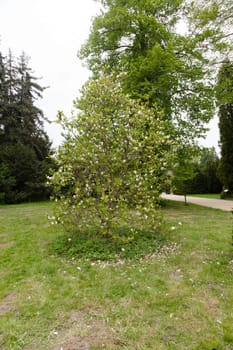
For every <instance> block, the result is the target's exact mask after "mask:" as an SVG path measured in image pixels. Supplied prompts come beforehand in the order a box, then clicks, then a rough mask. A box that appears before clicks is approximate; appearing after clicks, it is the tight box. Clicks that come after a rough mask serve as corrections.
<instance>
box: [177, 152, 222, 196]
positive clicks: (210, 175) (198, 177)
mask: <svg viewBox="0 0 233 350" xmlns="http://www.w3.org/2000/svg"><path fill="white" fill-rule="evenodd" d="M186 163H187V164H186V165H187V167H186V169H187V170H186V171H187V176H186V177H185V175H186V173H184V175H183V176H182V175H181V176H178V177H177V179H176V178H175V181H174V182H173V183H174V190H175V192H176V193H182V194H184V193H187V194H191V193H220V192H221V189H222V184H221V182H220V181H219V179H218V176H217V172H218V166H219V157H218V155H217V154H216V151H215V149H214V148H202V149H200V150H199V155H196V156H195V157H194V158H193V161H192V163H191V162H190V161H189V163H188V162H186ZM181 170H182V168H181Z"/></svg>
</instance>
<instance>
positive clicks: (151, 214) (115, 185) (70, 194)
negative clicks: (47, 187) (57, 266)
mask: <svg viewBox="0 0 233 350" xmlns="http://www.w3.org/2000/svg"><path fill="white" fill-rule="evenodd" d="M121 79H123V77H122V76H120V77H114V76H111V77H109V76H107V75H103V76H102V77H100V78H99V79H98V80H90V81H89V82H88V83H87V84H86V85H85V86H84V87H83V90H82V96H81V98H80V99H79V100H78V101H77V102H76V108H77V109H78V112H77V115H76V116H74V117H73V119H72V120H71V121H69V120H68V119H67V118H66V117H64V116H63V114H62V113H60V115H59V119H60V123H61V124H62V126H63V129H64V137H65V141H64V143H63V145H62V146H61V147H60V148H59V150H58V152H57V154H56V156H55V160H56V164H57V168H58V170H57V171H55V172H54V173H53V175H52V177H51V180H50V183H51V185H52V186H53V187H54V193H55V195H54V196H55V200H58V201H59V206H58V212H57V214H56V215H55V219H54V221H56V222H59V223H62V224H64V226H65V227H66V228H69V226H70V229H71V230H72V231H77V232H78V231H79V230H80V229H81V230H86V229H88V228H89V227H98V230H97V231H98V234H99V235H101V236H105V237H112V238H120V239H123V238H122V237H120V236H119V234H118V233H117V231H114V229H113V228H114V227H116V226H117V225H120V226H121V224H122V223H123V224H124V223H125V222H127V223H128V224H129V226H130V227H131V228H132V230H131V234H130V235H129V234H128V233H127V237H126V238H125V239H126V240H131V239H133V236H134V229H140V228H142V227H143V228H144V229H146V228H147V229H149V230H152V231H156V229H157V227H158V225H159V224H160V215H159V214H158V213H157V205H158V197H159V193H160V191H161V186H162V184H163V182H164V179H165V177H166V168H167V166H168V163H169V162H170V156H171V155H170V150H171V145H172V142H171V140H170V139H169V137H168V136H167V131H166V128H167V127H168V125H167V123H166V122H164V121H163V120H162V118H161V116H160V114H159V113H158V112H156V110H155V108H153V109H150V108H148V107H146V106H143V105H141V104H139V103H138V102H137V101H135V100H132V99H130V98H129V97H128V96H127V95H125V94H124V93H123V91H122V88H121ZM130 208H132V209H133V210H135V211H136V213H137V217H138V220H137V222H135V215H132V216H131V215H130V214H129V212H128V209H130ZM135 226H136V227H135Z"/></svg>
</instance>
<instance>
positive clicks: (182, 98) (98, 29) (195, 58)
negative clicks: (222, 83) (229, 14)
mask: <svg viewBox="0 0 233 350" xmlns="http://www.w3.org/2000/svg"><path fill="white" fill-rule="evenodd" d="M99 2H100V3H101V5H102V7H103V11H102V13H101V14H100V15H99V16H97V17H96V18H95V19H94V21H93V26H92V30H91V33H90V36H89V38H88V40H87V42H86V44H84V45H83V47H82V49H81V51H80V57H81V58H83V59H85V60H86V62H87V64H88V66H89V68H90V69H91V70H92V71H93V72H94V73H95V74H97V75H98V73H99V72H100V71H101V70H102V69H103V70H107V71H112V70H114V71H117V72H119V71H120V72H122V71H123V72H126V73H127V74H126V77H125V79H124V81H123V86H124V89H125V91H126V92H127V93H129V94H130V96H131V97H133V98H136V99H140V100H141V101H147V102H149V103H151V105H152V104H153V103H155V102H156V103H157V105H158V106H159V107H160V108H162V109H163V110H164V112H165V118H166V119H168V120H171V121H172V122H173V126H174V128H175V129H176V132H178V133H179V134H182V135H183V139H184V143H187V142H190V141H191V139H192V138H193V137H195V136H199V135H200V134H201V133H202V132H203V125H204V123H205V122H208V121H209V119H210V118H211V117H212V116H213V110H214V108H213V97H214V94H213V91H214V84H215V82H214V75H213V74H214V72H213V70H212V68H213V66H211V64H210V61H211V60H212V58H213V55H211V52H213V50H214V51H215V53H216V52H219V53H220V52H221V50H222V49H226V47H227V46H226V42H224V40H222V39H223V37H224V35H225V34H223V32H222V31H221V27H219V26H218V25H217V27H216V26H215V24H216V23H217V24H219V25H220V24H222V22H221V19H222V16H223V15H222V13H221V11H222V10H223V9H222V7H223V6H222V3H223V1H208V3H207V5H206V4H205V3H204V2H201V1H199V2H197V3H196V4H194V3H193V2H192V3H190V2H187V3H188V4H186V1H184V0H175V1H170V0H124V1H122V0H100V1H99ZM198 4H199V6H198ZM186 5H187V6H186ZM227 5H228V8H229V6H230V2H229V3H228V2H227V3H226V6H224V10H225V12H224V13H226V11H227ZM181 23H185V24H186V31H185V33H184V34H181V33H180V30H179V27H180V25H181ZM214 57H216V54H215V55H214ZM215 63H216V62H215Z"/></svg>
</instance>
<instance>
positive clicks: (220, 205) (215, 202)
mask: <svg viewBox="0 0 233 350" xmlns="http://www.w3.org/2000/svg"><path fill="white" fill-rule="evenodd" d="M161 197H162V198H164V199H170V200H173V201H180V202H184V196H178V195H174V194H167V193H162V195H161ZM187 203H194V204H198V205H203V206H205V207H210V208H215V209H222V210H227V211H231V210H232V209H233V201H231V200H224V199H214V198H200V197H189V196H187Z"/></svg>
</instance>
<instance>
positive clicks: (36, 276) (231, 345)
mask: <svg viewBox="0 0 233 350" xmlns="http://www.w3.org/2000/svg"><path fill="white" fill-rule="evenodd" d="M166 203H167V205H166V206H165V207H164V208H163V212H164V221H165V228H164V230H166V231H167V232H168V234H167V235H169V237H168V238H169V240H168V242H167V243H166V244H165V245H163V246H162V247H161V248H160V249H158V250H157V251H155V252H154V254H150V255H147V256H145V257H144V258H142V259H134V260H128V261H127V260H126V261H125V260H122V259H120V260H119V261H117V262H106V261H95V262H94V261H92V262H91V261H87V260H85V259H83V258H82V259H78V258H75V257H65V256H62V255H60V256H59V255H57V254H55V253H53V251H52V250H51V246H52V244H53V242H54V241H55V240H56V239H57V237H58V236H60V235H61V232H60V231H59V228H58V227H53V226H52V227H51V226H49V223H48V220H47V216H48V215H52V214H51V208H52V207H51V204H50V203H37V204H23V205H12V206H2V207H0V248H1V250H0V332H1V334H0V349H2V350H20V349H23V350H87V349H90V350H92V349H95V350H97V349H109V350H113V349H114V350H119V349H125V350H126V349H127V350H135V349H136V350H141V349H152V350H154V349H155V350H164V349H171V350H183V349H184V350H187V349H196V350H200V349H204V350H212V349H213V348H216V349H218V350H232V349H233V330H232V325H233V307H232V305H233V254H232V247H231V233H232V217H231V213H229V212H224V211H221V210H215V209H209V208H204V207H198V206H195V205H191V204H189V205H188V206H185V205H184V204H183V203H179V202H166Z"/></svg>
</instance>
